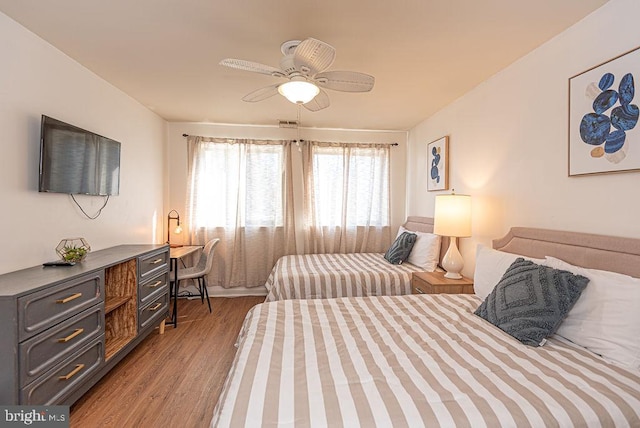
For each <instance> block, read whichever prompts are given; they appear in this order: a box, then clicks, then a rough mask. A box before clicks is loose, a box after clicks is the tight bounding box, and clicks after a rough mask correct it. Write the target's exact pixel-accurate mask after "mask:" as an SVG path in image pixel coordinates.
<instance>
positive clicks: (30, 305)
mask: <svg viewBox="0 0 640 428" xmlns="http://www.w3.org/2000/svg"><path fill="white" fill-rule="evenodd" d="M103 275H104V274H103V272H102V271H99V272H93V273H90V274H87V275H83V276H81V277H79V278H75V279H71V280H69V281H65V282H63V283H61V284H58V285H55V286H53V287H49V288H46V289H44V290H40V291H38V292H36V293H32V294H29V295H27V296H23V297H20V298H19V299H18V326H19V329H20V330H19V338H20V341H22V340H25V339H27V338H29V337H31V336H33V335H35V334H37V333H39V332H41V331H43V330H45V329H47V328H49V327H52V326H54V325H56V324H58V323H59V322H60V321H63V320H66V319H67V318H69V317H71V316H73V315H75V314H78V313H80V312H82V311H83V310H85V309H87V308H89V307H91V306H93V305H95V304H97V303H100V302H102V301H103V299H104V276H103Z"/></svg>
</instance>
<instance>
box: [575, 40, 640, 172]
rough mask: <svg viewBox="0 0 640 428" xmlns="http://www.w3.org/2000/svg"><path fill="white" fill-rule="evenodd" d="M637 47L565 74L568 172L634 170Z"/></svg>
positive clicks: (638, 152) (637, 165) (637, 158)
mask: <svg viewBox="0 0 640 428" xmlns="http://www.w3.org/2000/svg"><path fill="white" fill-rule="evenodd" d="M638 77H640V48H636V49H634V50H632V51H630V52H627V53H626V54H623V55H620V56H618V57H616V58H613V59H611V60H609V61H607V62H605V63H603V64H600V65H597V66H595V67H593V68H590V69H589V70H587V71H584V72H582V73H580V74H578V75H576V76H573V77H571V78H570V79H569V176H576V175H590V174H603V173H609V172H623V171H633V170H640V129H639V128H640V127H637V126H636V125H637V124H638V116H639V112H640V111H639V110H638V105H637V101H636V102H634V95H635V80H636V79H637V78H638Z"/></svg>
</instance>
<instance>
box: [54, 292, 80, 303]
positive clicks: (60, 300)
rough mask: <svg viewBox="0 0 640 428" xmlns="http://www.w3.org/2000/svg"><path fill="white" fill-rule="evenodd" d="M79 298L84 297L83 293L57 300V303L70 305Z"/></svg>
mask: <svg viewBox="0 0 640 428" xmlns="http://www.w3.org/2000/svg"><path fill="white" fill-rule="evenodd" d="M78 297H82V293H76V294H72V295H71V296H69V297H65V298H64V299H58V300H56V303H68V302H70V301H72V300H75V299H77V298H78Z"/></svg>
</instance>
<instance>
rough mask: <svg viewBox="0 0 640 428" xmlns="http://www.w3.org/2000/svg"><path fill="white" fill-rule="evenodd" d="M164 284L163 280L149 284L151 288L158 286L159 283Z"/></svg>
mask: <svg viewBox="0 0 640 428" xmlns="http://www.w3.org/2000/svg"><path fill="white" fill-rule="evenodd" d="M160 284H162V281H156V282H154V283H153V284H149V285H147V287H149V288H156V287H157V286H158V285H160Z"/></svg>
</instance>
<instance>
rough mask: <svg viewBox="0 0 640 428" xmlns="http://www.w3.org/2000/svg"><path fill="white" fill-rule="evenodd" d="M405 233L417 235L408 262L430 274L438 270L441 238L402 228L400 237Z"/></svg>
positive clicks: (399, 230) (399, 233)
mask: <svg viewBox="0 0 640 428" xmlns="http://www.w3.org/2000/svg"><path fill="white" fill-rule="evenodd" d="M403 232H409V233H415V234H416V235H417V238H416V242H415V243H414V244H413V248H412V249H411V252H410V253H409V257H408V258H407V260H406V261H407V262H409V263H411V264H412V265H416V266H419V267H421V268H422V269H424V270H426V271H429V272H433V271H434V270H436V267H437V266H438V262H439V261H440V236H439V235H434V234H433V233H425V232H415V231H413V230H407V229H405V228H404V227H402V226H400V229H398V236H400V235H401V234H402V233H403ZM396 238H397V237H396Z"/></svg>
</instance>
